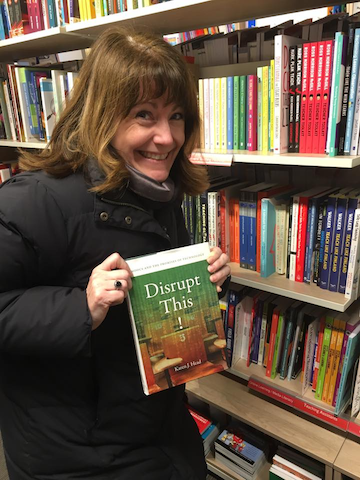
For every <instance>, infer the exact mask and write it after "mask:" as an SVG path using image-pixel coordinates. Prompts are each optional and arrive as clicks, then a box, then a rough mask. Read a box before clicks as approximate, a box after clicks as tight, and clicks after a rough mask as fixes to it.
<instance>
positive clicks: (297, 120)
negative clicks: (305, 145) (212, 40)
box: [294, 45, 303, 153]
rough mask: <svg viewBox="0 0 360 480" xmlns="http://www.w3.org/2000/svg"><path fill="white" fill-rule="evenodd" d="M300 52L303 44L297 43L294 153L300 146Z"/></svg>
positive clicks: (297, 151)
mask: <svg viewBox="0 0 360 480" xmlns="http://www.w3.org/2000/svg"><path fill="white" fill-rule="evenodd" d="M302 53H303V46H302V45H297V47H296V77H295V118H294V153H299V148H300V117H301V85H302Z"/></svg>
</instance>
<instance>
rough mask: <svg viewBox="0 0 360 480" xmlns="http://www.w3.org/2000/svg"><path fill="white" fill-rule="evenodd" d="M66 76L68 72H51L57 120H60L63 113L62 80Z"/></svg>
mask: <svg viewBox="0 0 360 480" xmlns="http://www.w3.org/2000/svg"><path fill="white" fill-rule="evenodd" d="M64 75H66V72H64V71H62V70H51V79H52V82H53V93H54V107H55V113H56V120H59V117H60V114H61V112H62V111H63V104H62V93H61V90H62V88H64V87H61V84H62V80H61V77H63V76H64Z"/></svg>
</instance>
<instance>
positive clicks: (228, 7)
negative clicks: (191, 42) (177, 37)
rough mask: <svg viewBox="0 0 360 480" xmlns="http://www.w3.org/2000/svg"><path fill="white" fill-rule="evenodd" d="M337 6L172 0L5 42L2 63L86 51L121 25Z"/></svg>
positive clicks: (318, 0)
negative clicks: (99, 38) (94, 41)
mask: <svg viewBox="0 0 360 480" xmlns="http://www.w3.org/2000/svg"><path fill="white" fill-rule="evenodd" d="M335 4H336V0H329V1H326V0H303V1H302V2H299V1H298V0H277V2H276V3H274V2H269V0H256V1H254V2H240V1H239V0H172V1H171V2H165V3H159V4H157V5H152V6H150V7H145V8H141V9H136V10H133V11H131V12H123V13H117V14H114V15H108V16H106V17H101V18H95V19H93V20H88V21H86V22H79V23H75V24H71V25H67V26H66V27H56V28H52V29H48V30H43V31H40V32H34V33H30V34H28V35H23V36H21V37H17V38H11V39H8V40H4V41H1V42H0V61H2V62H4V61H12V60H16V59H20V58H27V57H32V56H39V55H46V54H49V53H58V52H63V51H68V50H76V49H79V48H86V47H89V46H90V45H91V43H92V42H93V40H94V39H95V38H96V37H97V36H98V35H99V34H100V33H101V32H103V31H104V30H106V29H107V28H109V27H110V26H113V25H117V24H119V25H120V24H121V25H124V26H131V27H134V28H135V29H138V30H143V29H147V30H152V31H155V32H159V33H162V34H166V33H174V32H182V31H188V30H195V29H197V28H202V27H209V26H213V25H222V24H227V23H232V22H237V21H241V20H250V19H252V18H260V17H268V16H271V15H278V14H281V13H290V12H296V11H299V10H307V9H313V8H316V7H323V6H327V5H335Z"/></svg>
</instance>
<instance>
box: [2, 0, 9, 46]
mask: <svg viewBox="0 0 360 480" xmlns="http://www.w3.org/2000/svg"><path fill="white" fill-rule="evenodd" d="M0 9H1V17H2V19H3V24H4V30H5V38H9V35H10V29H11V24H10V18H9V12H8V9H7V8H6V6H5V4H4V3H2V4H1V5H0Z"/></svg>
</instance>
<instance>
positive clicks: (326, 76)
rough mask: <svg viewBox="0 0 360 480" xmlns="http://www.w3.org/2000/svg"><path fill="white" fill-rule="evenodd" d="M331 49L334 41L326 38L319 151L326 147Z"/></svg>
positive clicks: (322, 151) (323, 150)
mask: <svg viewBox="0 0 360 480" xmlns="http://www.w3.org/2000/svg"><path fill="white" fill-rule="evenodd" d="M333 49H334V41H333V40H327V41H326V42H325V63H324V76H323V79H324V82H323V90H322V95H321V114H320V141H319V153H325V149H326V138H327V126H328V118H329V106H330V90H331V74H332V56H333Z"/></svg>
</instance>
